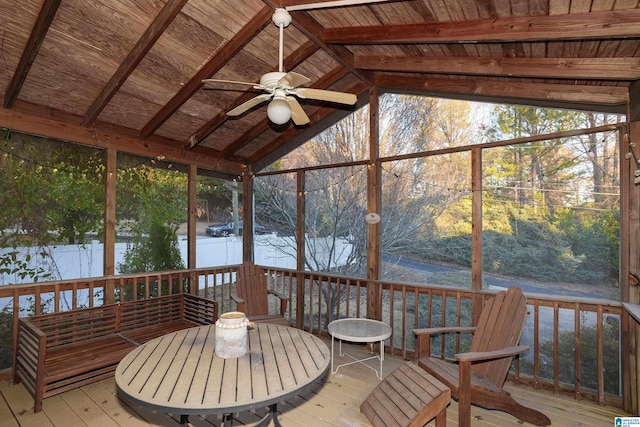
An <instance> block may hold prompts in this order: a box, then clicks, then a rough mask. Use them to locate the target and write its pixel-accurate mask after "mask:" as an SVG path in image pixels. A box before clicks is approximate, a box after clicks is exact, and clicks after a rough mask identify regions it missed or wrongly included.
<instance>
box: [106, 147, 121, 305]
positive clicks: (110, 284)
mask: <svg viewBox="0 0 640 427" xmlns="http://www.w3.org/2000/svg"><path fill="white" fill-rule="evenodd" d="M105 151H106V156H105V157H106V159H105V162H106V165H105V179H104V258H103V262H104V266H103V268H104V275H105V276H107V277H109V276H113V275H114V274H115V270H116V266H115V253H116V180H117V175H118V174H117V171H118V151H117V150H116V149H113V148H107V149H106V150H105ZM114 302H115V282H114V279H107V280H106V286H105V290H104V303H105V304H113V303H114Z"/></svg>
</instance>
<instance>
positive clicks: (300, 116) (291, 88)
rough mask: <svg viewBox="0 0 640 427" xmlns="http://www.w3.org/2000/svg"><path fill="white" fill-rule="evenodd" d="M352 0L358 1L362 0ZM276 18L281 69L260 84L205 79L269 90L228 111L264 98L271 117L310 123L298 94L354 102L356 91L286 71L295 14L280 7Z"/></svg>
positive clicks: (232, 113)
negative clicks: (320, 85) (288, 32)
mask: <svg viewBox="0 0 640 427" xmlns="http://www.w3.org/2000/svg"><path fill="white" fill-rule="evenodd" d="M349 1H351V2H353V1H356V2H358V1H359V0H349ZM369 1H371V0H369ZM329 3H330V2H329ZM326 4H327V3H325V5H326ZM272 21H273V23H274V24H275V25H276V26H277V27H278V28H279V29H280V46H279V62H278V64H279V65H278V71H274V72H270V73H266V74H265V75H263V76H262V77H261V78H260V83H258V84H256V83H249V82H241V81H234V80H220V79H204V80H202V82H203V83H232V84H241V85H248V86H251V87H253V88H254V89H258V90H262V91H264V92H265V93H262V94H260V95H258V96H256V97H254V98H251V99H250V100H248V101H247V102H245V103H243V104H240V105H239V106H237V107H236V108H234V109H232V110H230V111H228V112H227V115H228V116H239V115H241V114H243V113H245V112H246V111H248V110H250V109H251V108H253V107H255V106H257V105H260V104H262V103H263V102H266V101H271V102H269V106H268V107H267V116H268V117H269V120H271V121H272V122H273V123H275V124H278V125H282V124H285V123H287V122H288V121H289V120H293V123H295V124H296V125H298V126H302V125H306V124H307V123H309V117H308V116H307V114H306V113H305V112H304V110H303V109H302V106H301V105H300V103H299V102H298V100H297V98H300V99H313V100H319V101H328V102H335V103H339V104H346V105H354V104H355V103H356V101H357V97H356V96H355V95H354V94H351V93H344V92H335V91H330V90H323V89H313V88H307V87H300V86H302V85H304V84H306V83H309V82H310V81H311V80H310V79H309V78H307V77H305V76H303V75H301V74H298V73H295V72H292V71H290V72H285V71H284V69H283V68H284V67H283V53H282V52H283V44H284V28H285V27H287V26H288V25H289V24H290V23H291V15H290V14H289V12H288V11H287V10H286V9H284V8H278V9H276V10H275V12H274V13H273V17H272Z"/></svg>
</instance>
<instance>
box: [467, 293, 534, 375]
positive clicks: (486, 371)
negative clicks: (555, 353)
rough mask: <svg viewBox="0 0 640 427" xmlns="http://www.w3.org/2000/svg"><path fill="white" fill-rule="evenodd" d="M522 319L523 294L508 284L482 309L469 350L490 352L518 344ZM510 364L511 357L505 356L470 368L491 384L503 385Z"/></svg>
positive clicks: (524, 319)
mask: <svg viewBox="0 0 640 427" xmlns="http://www.w3.org/2000/svg"><path fill="white" fill-rule="evenodd" d="M526 318H527V303H526V297H525V296H524V295H523V294H522V290H521V289H520V288H517V287H511V288H509V289H508V290H507V291H506V292H500V293H498V294H497V295H496V296H495V297H494V298H492V299H490V300H489V301H487V303H486V304H485V306H484V307H483V309H482V313H481V314H480V319H479V321H478V329H476V332H475V333H474V335H473V339H472V341H471V350H470V351H471V352H475V351H493V350H498V349H502V348H505V347H511V346H516V345H518V343H519V341H520V337H521V336H522V331H523V329H524V324H525V321H526ZM510 365H511V359H509V358H506V359H497V360H491V361H488V362H483V363H475V364H473V365H472V368H471V369H472V371H473V372H476V373H478V374H481V375H482V376H484V377H486V378H488V379H490V380H491V381H492V382H493V383H494V384H503V383H504V381H505V379H506V378H507V374H508V373H509V367H510Z"/></svg>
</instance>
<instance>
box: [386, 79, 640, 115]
mask: <svg viewBox="0 0 640 427" xmlns="http://www.w3.org/2000/svg"><path fill="white" fill-rule="evenodd" d="M376 86H379V87H381V88H384V89H386V90H388V91H389V90H392V91H395V92H400V93H402V92H405V93H420V94H426V95H432V96H439V97H452V98H459V99H468V100H472V101H474V100H475V101H488V102H506V103H513V104H525V103H530V104H536V105H542V106H546V107H555V108H576V109H587V106H588V107H590V108H591V109H593V110H596V111H598V110H599V111H602V112H610V113H616V114H624V113H625V112H626V104H627V102H628V101H629V90H628V88H626V87H622V86H593V85H584V84H550V83H533V82H520V81H504V80H487V79H456V78H441V77H440V78H439V77H421V78H416V76H412V75H395V74H388V73H380V74H377V75H376ZM581 104H582V105H581Z"/></svg>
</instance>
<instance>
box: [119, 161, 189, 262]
mask: <svg viewBox="0 0 640 427" xmlns="http://www.w3.org/2000/svg"><path fill="white" fill-rule="evenodd" d="M122 160H123V162H122V164H123V165H126V164H127V161H128V162H134V161H135V159H132V158H124V159H122ZM118 172H119V173H118V182H119V185H118V199H119V200H118V203H116V205H117V206H118V207H119V208H118V209H119V222H120V223H121V224H122V225H121V227H122V228H123V229H125V230H127V231H128V232H129V233H131V234H132V235H133V241H132V243H130V244H129V245H128V246H127V251H126V253H125V258H124V261H123V262H122V263H121V264H119V266H118V268H119V270H120V272H121V273H138V272H145V271H166V270H179V269H183V268H185V267H184V263H183V262H182V258H181V256H180V252H179V249H178V246H177V245H178V237H177V234H176V231H177V229H178V226H179V225H180V224H181V223H183V222H185V221H186V220H187V209H186V206H187V200H186V197H187V178H186V176H185V174H183V173H181V172H179V171H175V170H167V169H164V168H159V167H153V164H152V165H149V164H147V163H143V164H138V165H135V163H133V165H132V166H128V167H124V168H123V169H120V170H119V171H118Z"/></svg>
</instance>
